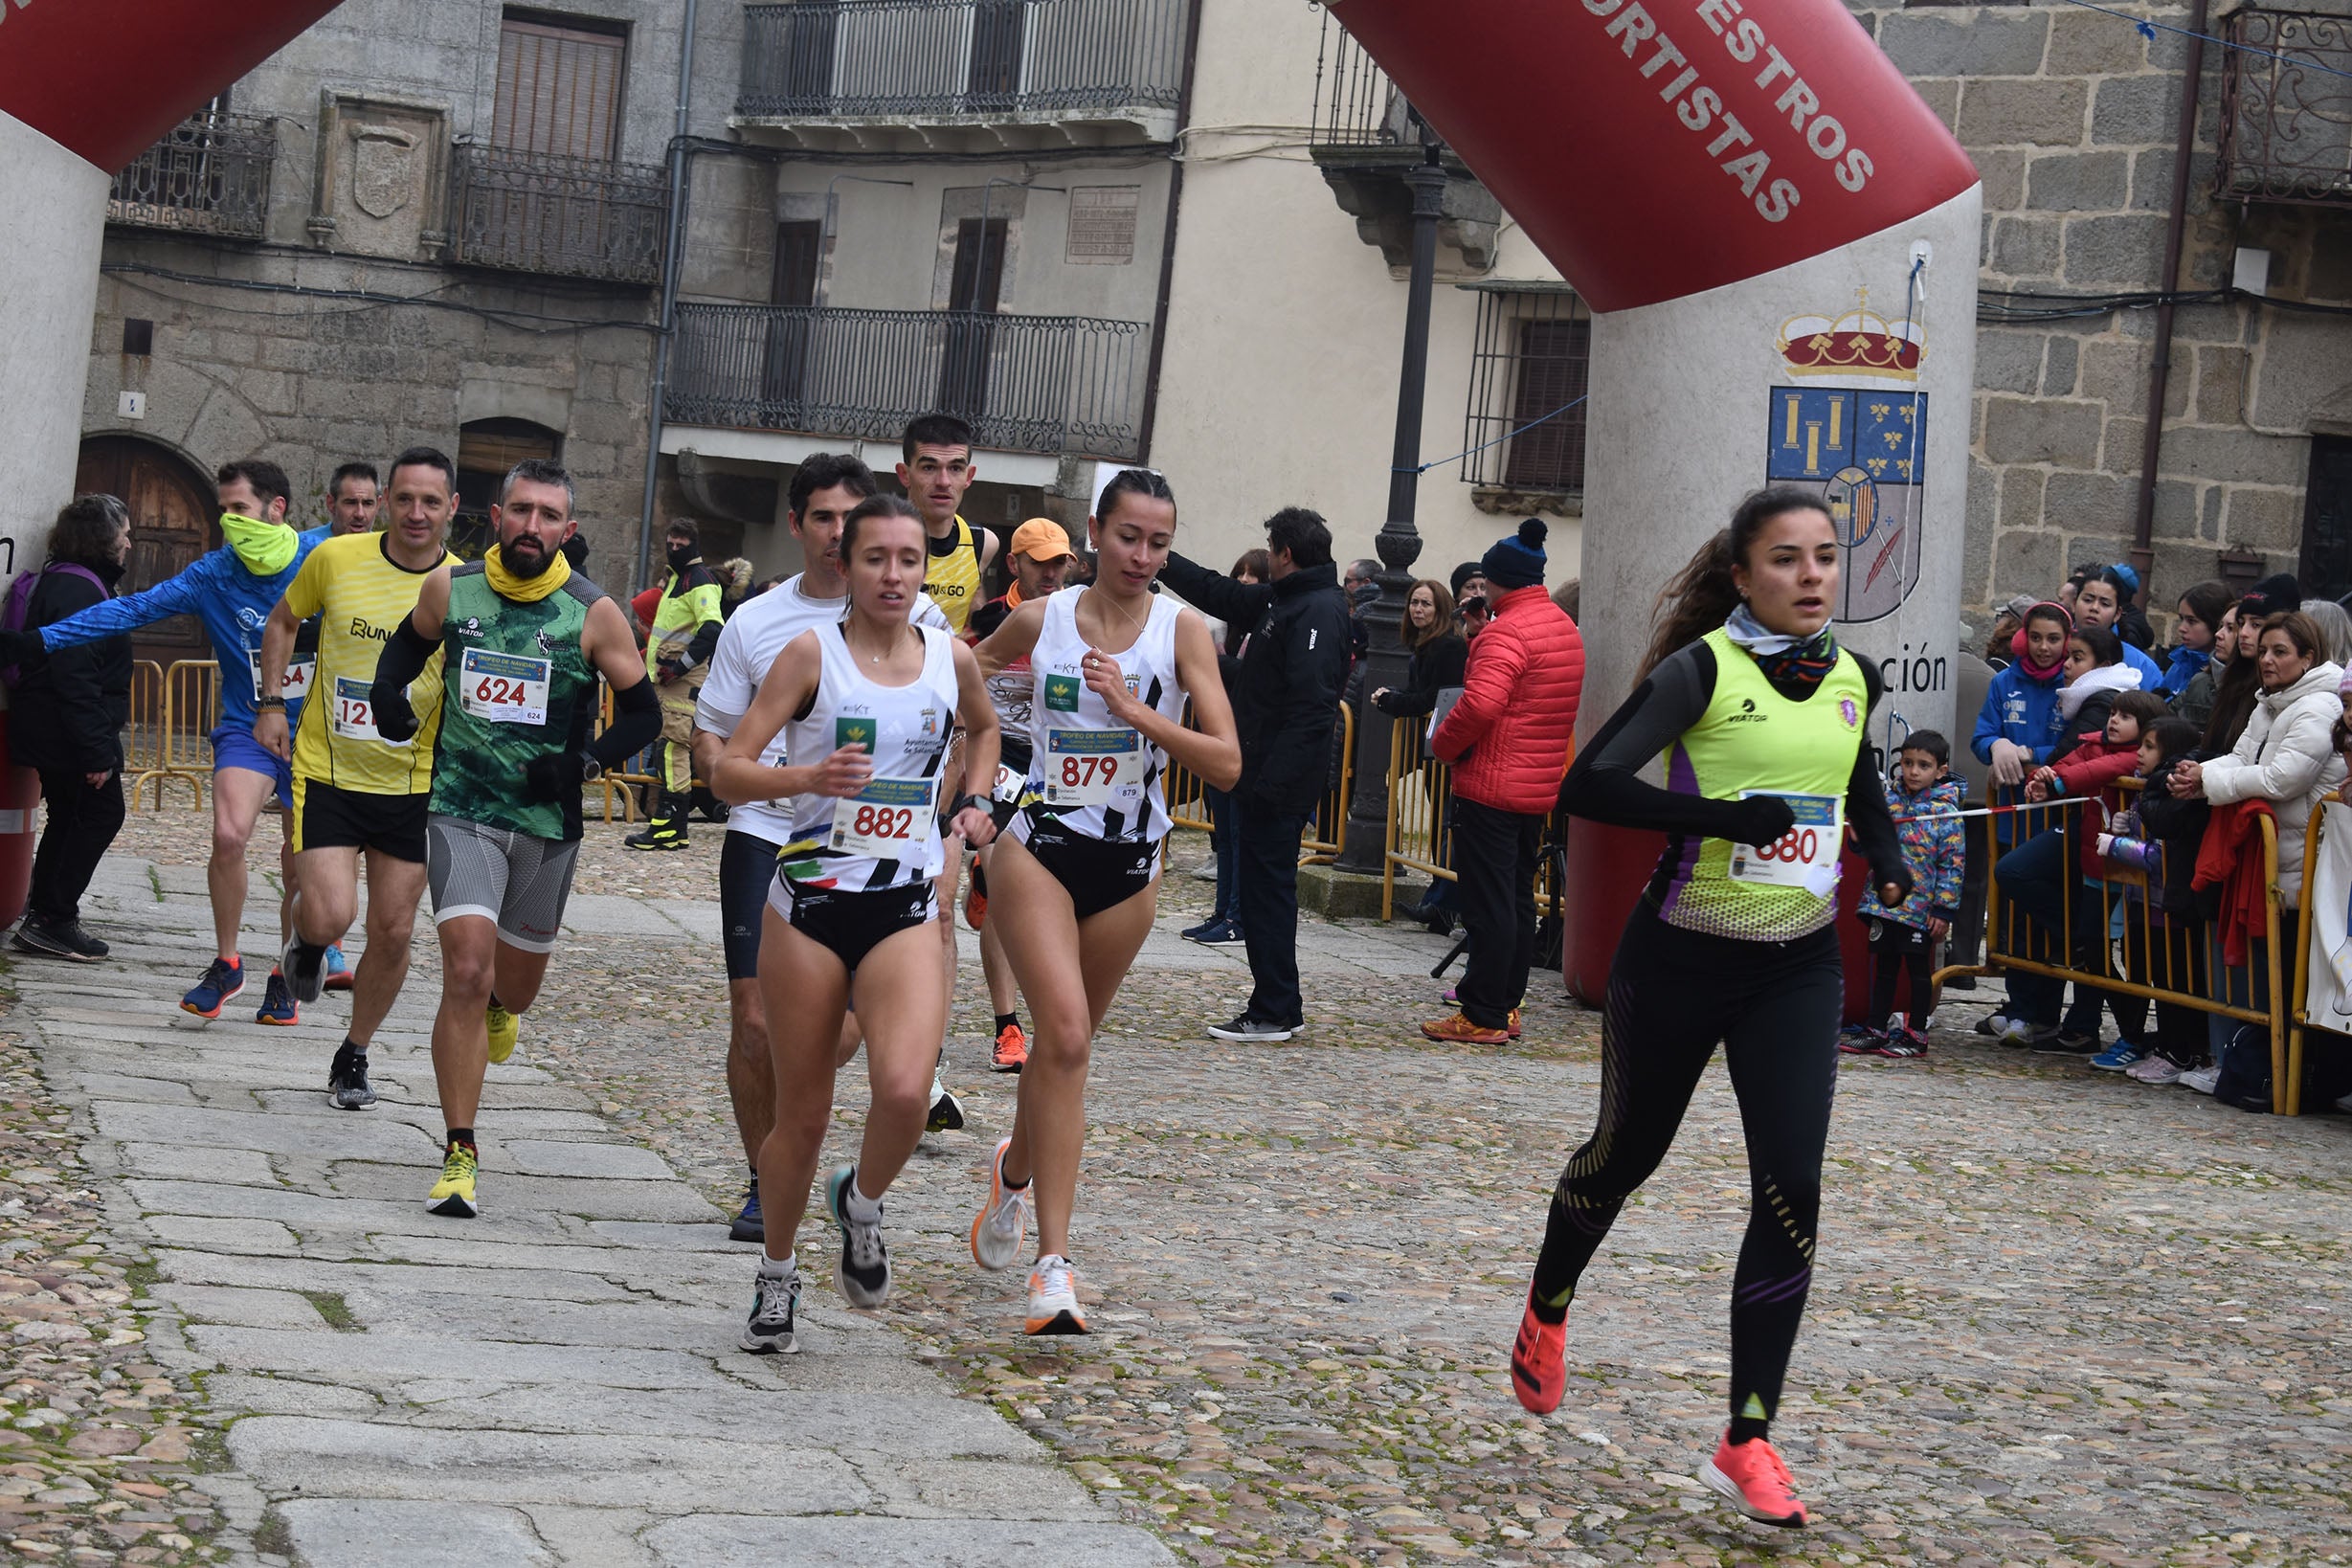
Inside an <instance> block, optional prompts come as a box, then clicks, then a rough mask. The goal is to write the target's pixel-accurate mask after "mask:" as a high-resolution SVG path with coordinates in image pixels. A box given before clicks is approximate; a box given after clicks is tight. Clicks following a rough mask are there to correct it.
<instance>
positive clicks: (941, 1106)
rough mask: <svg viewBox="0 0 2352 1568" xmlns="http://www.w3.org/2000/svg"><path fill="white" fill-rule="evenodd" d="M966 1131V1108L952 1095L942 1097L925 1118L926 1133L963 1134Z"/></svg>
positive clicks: (924, 1128)
mask: <svg viewBox="0 0 2352 1568" xmlns="http://www.w3.org/2000/svg"><path fill="white" fill-rule="evenodd" d="M963 1130H964V1108H963V1107H962V1106H961V1105H959V1104H958V1103H957V1102H956V1099H955V1096H954V1095H952V1094H947V1095H942V1096H941V1097H940V1098H939V1099H938V1101H937V1102H936V1103H934V1104H933V1105H932V1106H931V1113H930V1115H929V1116H927V1117H925V1118H924V1121H923V1131H926V1132H961V1131H963Z"/></svg>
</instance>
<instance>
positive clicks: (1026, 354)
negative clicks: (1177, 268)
mask: <svg viewBox="0 0 2352 1568" xmlns="http://www.w3.org/2000/svg"><path fill="white" fill-rule="evenodd" d="M1150 337H1151V328H1150V327H1149V326H1148V325H1146V324H1144V323H1142V322H1114V321H1098V320H1094V319H1092V318H1089V317H1084V316H1004V315H997V314H996V313H994V312H990V311H978V310H837V309H834V308H831V307H829V306H824V305H816V306H778V305H733V304H681V305H680V306H679V307H678V337H677V341H676V342H675V343H674V344H673V345H672V346H671V350H670V385H669V391H668V393H667V395H666V396H665V398H664V400H663V405H662V417H663V418H664V419H667V420H669V421H671V422H672V423H675V424H682V425H718V426H726V427H731V428H736V429H749V430H779V431H795V432H798V433H802V434H806V435H812V436H840V437H858V438H862V439H865V440H890V441H895V440H897V439H898V437H899V433H900V432H901V431H903V430H905V429H906V428H907V421H908V420H910V419H912V418H914V417H915V416H916V415H917V414H929V413H932V412H935V411H945V412H947V413H950V414H960V415H961V416H963V417H964V418H965V419H967V420H969V421H971V423H972V427H973V434H974V439H975V440H976V441H977V442H978V444H980V445H981V446H984V447H993V448H995V449H997V451H1000V452H1042V453H1051V454H1057V455H1059V454H1062V453H1072V454H1077V455H1080V456H1085V457H1092V458H1133V457H1135V456H1136V455H1137V450H1136V448H1137V438H1138V434H1139V433H1138V428H1137V427H1138V423H1139V418H1140V414H1141V410H1142V406H1143V376H1144V370H1145V362H1146V359H1147V357H1148V356H1147V353H1146V349H1147V347H1148V344H1149V342H1150Z"/></svg>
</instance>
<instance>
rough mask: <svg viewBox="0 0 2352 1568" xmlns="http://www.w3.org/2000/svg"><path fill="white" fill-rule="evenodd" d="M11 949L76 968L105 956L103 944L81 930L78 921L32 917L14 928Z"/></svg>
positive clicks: (105, 950) (27, 917) (26, 917)
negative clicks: (61, 960) (65, 961)
mask: <svg viewBox="0 0 2352 1568" xmlns="http://www.w3.org/2000/svg"><path fill="white" fill-rule="evenodd" d="M15 945H16V947H17V949H18V950H19V951H21V952H37V953H39V954H40V955H41V956H42V957H44V958H66V959H71V960H72V961H73V962H75V963H78V964H95V963H97V962H98V961H99V960H100V959H101V958H103V957H105V956H106V952H107V948H106V944H105V943H103V942H101V941H100V940H99V939H98V938H97V937H95V936H92V935H91V934H90V933H89V932H88V931H86V930H82V929H81V922H80V921H78V920H45V919H43V918H42V917H41V916H39V915H36V914H29V915H27V916H25V919H24V924H23V925H21V926H19V927H17V928H16V943H15Z"/></svg>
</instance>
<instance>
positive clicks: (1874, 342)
mask: <svg viewBox="0 0 2352 1568" xmlns="http://www.w3.org/2000/svg"><path fill="white" fill-rule="evenodd" d="M1773 347H1776V348H1778V349H1779V350H1780V352H1781V361H1782V362H1783V364H1784V365H1785V366H1786V368H1787V370H1788V373H1789V374H1790V375H1869V376H1888V377H1893V378H1894V379H1896V380H1900V381H1916V380H1917V379H1918V378H1919V362H1920V361H1921V360H1922V359H1924V358H1926V357H1927V329H1926V327H1925V326H1923V325H1920V323H1918V322H1917V321H1906V322H1901V323H1894V322H1890V321H1888V320H1887V318H1886V317H1884V316H1881V315H1880V314H1878V312H1876V311H1874V310H1872V309H1871V308H1870V290H1869V289H1863V290H1862V291H1861V293H1860V296H1859V298H1858V299H1857V301H1856V302H1855V304H1854V307H1853V308H1852V309H1851V310H1848V311H1847V312H1846V313H1845V314H1844V315H1841V316H1838V317H1835V318H1831V317H1827V316H1792V317H1790V318H1789V319H1788V320H1787V321H1785V322H1782V323H1781V335H1780V337H1779V339H1778V340H1777V341H1775V343H1774V344H1773Z"/></svg>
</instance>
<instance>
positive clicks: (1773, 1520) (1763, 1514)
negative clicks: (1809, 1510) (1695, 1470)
mask: <svg viewBox="0 0 2352 1568" xmlns="http://www.w3.org/2000/svg"><path fill="white" fill-rule="evenodd" d="M1699 1479H1700V1480H1701V1481H1704V1482H1706V1483H1707V1485H1708V1486H1709V1487H1711V1488H1713V1489H1714V1490H1715V1491H1718V1492H1720V1493H1721V1494H1722V1495H1723V1496H1724V1497H1725V1498H1726V1499H1728V1500H1729V1501H1730V1503H1731V1505H1732V1507H1734V1508H1736V1509H1737V1510H1738V1511H1739V1512H1742V1513H1744V1514H1746V1515H1747V1516H1748V1517H1749V1518H1751V1519H1757V1520H1760V1521H1762V1522H1763V1523H1765V1524H1768V1525H1785V1526H1787V1527H1788V1528H1790V1529H1792V1530H1802V1529H1803V1528H1804V1526H1805V1522H1806V1521H1805V1513H1804V1504H1803V1503H1801V1502H1799V1501H1798V1500H1797V1486H1796V1483H1795V1482H1793V1481H1791V1480H1790V1479H1789V1475H1788V1467H1787V1466H1786V1465H1784V1464H1782V1463H1781V1452H1780V1450H1779V1449H1777V1448H1775V1447H1774V1446H1773V1445H1771V1444H1769V1443H1767V1442H1765V1441H1764V1440H1763V1439H1762V1438H1754V1439H1751V1440H1750V1441H1748V1442H1746V1443H1738V1444H1735V1443H1734V1442H1733V1441H1732V1434H1731V1432H1730V1431H1729V1430H1728V1429H1727V1430H1726V1431H1725V1432H1724V1434H1723V1441H1722V1442H1721V1443H1719V1444H1717V1445H1715V1456H1714V1458H1713V1459H1711V1460H1709V1461H1708V1462H1707V1467H1706V1468H1705V1469H1703V1470H1701V1471H1699Z"/></svg>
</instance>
